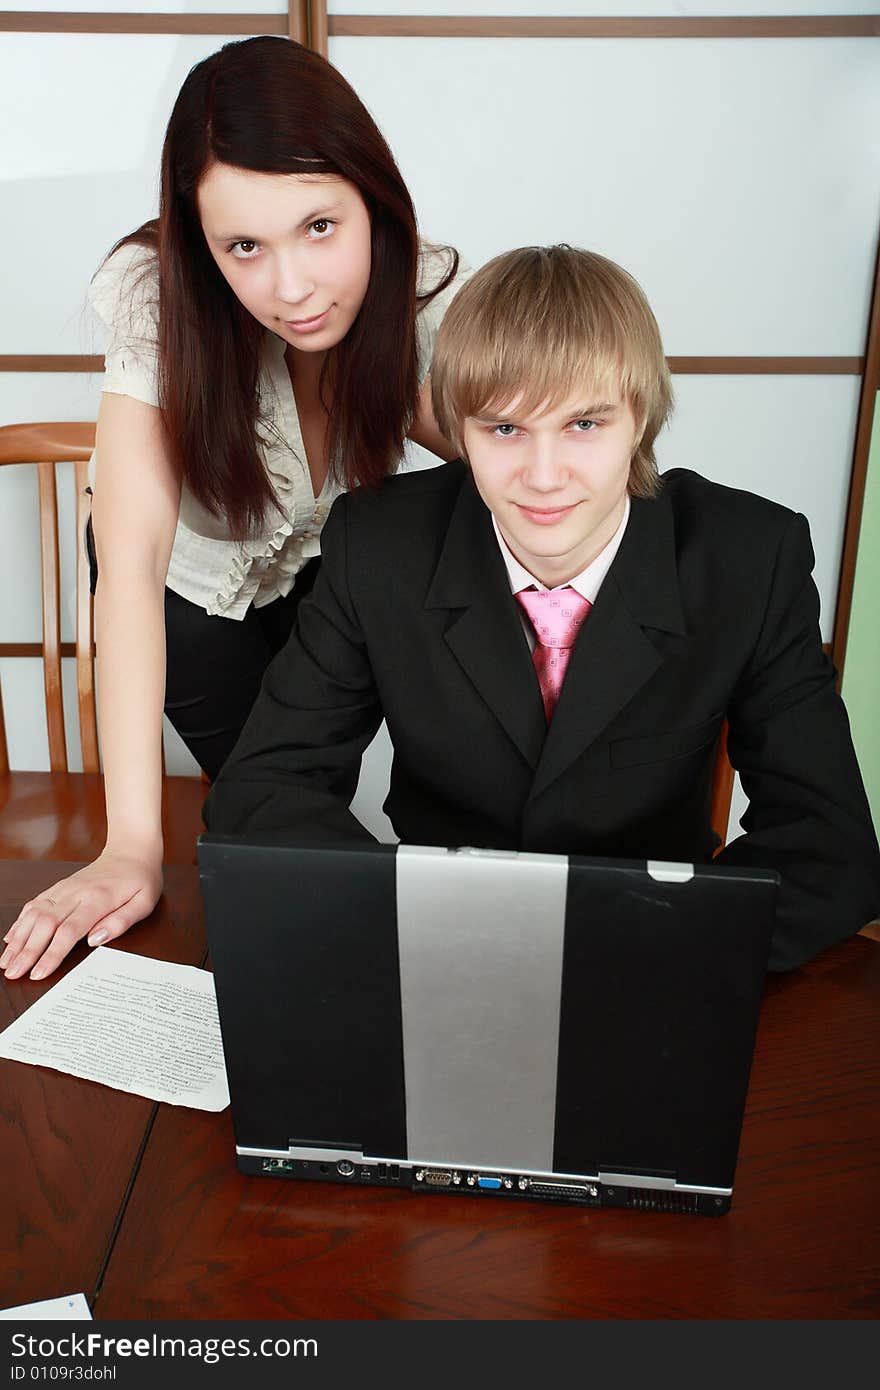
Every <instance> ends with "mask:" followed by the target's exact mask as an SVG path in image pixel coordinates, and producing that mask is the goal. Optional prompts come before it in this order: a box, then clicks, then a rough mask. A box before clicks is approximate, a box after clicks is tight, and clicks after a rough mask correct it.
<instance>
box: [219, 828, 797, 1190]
mask: <svg viewBox="0 0 880 1390" xmlns="http://www.w3.org/2000/svg"><path fill="white" fill-rule="evenodd" d="M199 865H200V873H201V883H202V890H203V896H204V904H205V918H206V924H207V931H208V941H209V946H210V952H211V962H212V965H213V970H214V976H215V980H216V989H217V1003H218V1007H219V1015H220V1028H221V1032H222V1037H223V1047H224V1052H225V1057H226V1070H227V1074H228V1079H229V1090H230V1096H231V1103H232V1115H233V1121H234V1127H235V1143H236V1156H237V1162H238V1166H239V1168H240V1169H241V1170H242V1171H244V1172H246V1173H251V1174H266V1175H271V1176H273V1177H277V1176H279V1175H283V1176H285V1177H289V1178H294V1179H319V1180H323V1181H327V1182H333V1183H343V1184H349V1185H357V1184H363V1185H365V1186H369V1187H382V1188H406V1189H409V1190H411V1191H413V1192H422V1193H426V1194H428V1193H430V1194H434V1195H436V1194H442V1193H447V1194H448V1193H455V1194H460V1195H469V1196H472V1197H473V1198H474V1199H475V1200H498V1199H505V1200H511V1201H533V1200H541V1201H550V1202H573V1203H576V1204H579V1205H581V1206H589V1207H601V1206H622V1207H629V1208H637V1209H645V1210H652V1211H671V1212H691V1213H696V1214H708V1215H720V1214H722V1213H723V1212H726V1211H727V1210H728V1209H729V1207H730V1202H731V1197H732V1193H733V1181H734V1171H735V1168H736V1158H737V1149H738V1145H739V1137H740V1130H741V1126H742V1118H743V1110H744V1107H745V1100H746V1091H747V1087H748V1079H749V1070H750V1066H751V1060H752V1053H753V1048H754V1040H755V1031H756V1027H757V1022H758V1014H759V1010H760V1004H761V997H762V991H763V984H764V972H765V968H766V961H767V954H768V950H769V941H770V933H771V929H772V925H773V915H774V904H775V896H776V889H777V884H778V875H777V874H775V873H773V872H764V871H762V870H742V869H728V868H722V867H720V866H716V865H712V864H709V865H691V864H678V863H668V862H659V861H650V860H649V861H647V862H646V861H644V860H642V861H631V860H614V859H598V858H579V857H575V856H565V855H553V854H532V853H517V852H513V851H510V852H508V851H493V850H486V849H469V848H463V849H453V850H450V849H442V848H437V847H431V846H414V845H380V844H367V843H365V844H364V845H363V846H349V847H333V848H331V847H327V848H321V847H317V846H293V845H290V846H287V845H285V846H280V845H272V844H265V843H264V844H260V843H257V842H254V843H244V842H243V841H241V840H240V839H234V838H230V837H223V836H211V835H207V836H203V837H202V839H201V840H200V842H199Z"/></svg>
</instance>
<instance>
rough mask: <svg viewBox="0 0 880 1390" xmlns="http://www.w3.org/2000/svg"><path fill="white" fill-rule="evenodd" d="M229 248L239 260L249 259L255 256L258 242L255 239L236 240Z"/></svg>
mask: <svg viewBox="0 0 880 1390" xmlns="http://www.w3.org/2000/svg"><path fill="white" fill-rule="evenodd" d="M229 249H230V251H231V252H232V254H233V256H234V257H235V259H236V260H237V261H249V260H251V259H252V258H253V254H254V252H255V251H256V249H257V243H256V242H255V241H234V242H233V243H232V245H231V246H230V248H229Z"/></svg>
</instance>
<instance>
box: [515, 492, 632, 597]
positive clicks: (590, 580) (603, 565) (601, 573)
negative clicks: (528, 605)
mask: <svg viewBox="0 0 880 1390" xmlns="http://www.w3.org/2000/svg"><path fill="white" fill-rule="evenodd" d="M629 513H630V502H629V493H627V496H626V505H625V506H624V509H623V516H622V517H621V519H620V525H619V526H618V528H617V530H616V531H615V532H614V535H613V536H612V537H611V539H610V541H608V543H607V545H605V546H603V548H602V549H601V550H600V551H599V554H598V555H597V556H596V558H595V560H593V561H592V562H591V563H590V564H589V565H587V567H586V569H583V570H581V572H580V574H576V575H575V577H574V579H569V580H567V581H566V583H565V584H557V585H555V586H554V587H555V588H557V589H563V588H571V589H576V590H577V592H578V593H579V594H580V595H581V597H582V598H585V599H588V600H589V601H590V603H595V602H596V596H597V594H598V592H599V589H600V588H601V586H602V581H603V579H604V578H605V576H606V574H607V573H608V571H609V569H610V568H611V562H612V561H613V559H614V557H615V555H616V554H617V552H618V550H619V548H620V542H621V541H622V540H623V533H624V531H625V530H626V523H627V522H628V521H629ZM492 525H493V527H494V529H495V535H496V538H497V540H498V545H499V547H500V549H501V554H502V557H503V559H504V563H505V565H506V567H507V577H508V579H509V580H510V592H511V593H512V594H519V593H522V591H523V589H537V590H538V592H539V593H544V592H546V591H547V586H546V584H542V583H541V581H540V579H536V578H535V576H534V575H533V574H529V572H528V570H527V569H526V568H525V567H524V566H523V565H521V564H520V562H519V560H517V558H516V556H515V555H514V554H512V552H511V550H510V547H509V546H508V544H507V542H506V541H505V539H504V537H503V536H502V534H501V532H500V531H499V529H498V522H497V521H496V520H495V518H494V516H493V517H492Z"/></svg>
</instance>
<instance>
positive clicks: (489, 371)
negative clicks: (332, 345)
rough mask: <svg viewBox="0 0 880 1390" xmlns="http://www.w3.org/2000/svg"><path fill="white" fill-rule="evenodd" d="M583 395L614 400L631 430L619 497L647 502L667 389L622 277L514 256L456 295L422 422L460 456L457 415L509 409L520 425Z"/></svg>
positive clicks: (540, 251)
mask: <svg viewBox="0 0 880 1390" xmlns="http://www.w3.org/2000/svg"><path fill="white" fill-rule="evenodd" d="M585 390H588V391H590V392H591V393H592V394H593V395H594V397H595V398H596V399H613V397H614V393H615V392H617V391H620V392H622V394H623V397H624V398H625V400H626V401H627V403H628V404H629V406H630V409H631V410H632V413H633V416H634V418H635V421H636V426H637V429H638V430H639V435H638V438H637V442H636V447H635V449H634V451H633V456H632V464H631V467H630V476H629V491H630V493H631V494H632V495H633V496H635V497H650V496H652V495H653V494H654V493H655V492H656V490H657V487H658V482H659V479H658V474H657V463H656V460H655V458H654V441H655V439H656V438H657V435H658V433H659V432H660V429H661V428H662V426H663V424H664V423H665V421H666V419H667V417H668V415H669V413H670V411H671V409H672V383H671V381H670V377H669V368H668V367H667V365H666V358H665V356H664V354H663V344H662V342H661V339H660V330H659V328H658V327H657V321H656V319H655V318H654V315H653V314H652V312H651V308H650V305H649V304H648V301H647V299H646V298H645V295H644V293H643V291H642V290H641V288H640V286H639V285H638V284H637V283H636V281H635V280H634V279H633V278H632V276H631V275H628V274H627V272H626V271H625V270H622V269H621V268H620V266H619V265H615V264H614V262H613V261H609V260H606V258H605V257H604V256H599V255H597V254H596V253H595V252H593V251H581V250H578V249H577V248H575V247H572V246H565V245H561V246H524V247H521V248H520V249H519V250H516V251H507V252H505V253H504V255H501V256H496V257H495V258H494V260H491V261H489V262H488V263H487V264H486V265H484V266H483V267H482V269H481V270H478V271H477V272H476V274H475V275H473V276H472V277H471V279H470V280H468V281H467V282H466V283H465V284H464V285H463V286H462V288H461V289H460V290H459V292H458V294H457V295H456V296H455V298H454V300H453V301H452V303H451V305H450V306H449V308H448V309H447V311H446V314H445V316H444V318H443V322H442V324H441V326H440V331H439V333H438V336H437V342H436V344H435V347H434V355H433V360H432V363H431V395H432V399H433V405H434V414H435V416H436V418H437V423H438V425H439V426H440V429H441V430H442V431H443V433H444V434H445V435H446V437H447V438H448V439H450V440H451V441H452V443H453V444H454V445H455V447H456V448H457V449H458V450H459V451H460V453H462V454H464V439H463V433H464V421H465V420H466V419H467V418H468V416H473V415H478V414H486V413H488V412H493V411H496V410H498V411H502V410H504V409H505V408H508V407H510V405H511V404H513V402H514V401H515V402H516V410H517V413H522V415H524V416H525V415H531V414H533V413H534V412H535V411H537V410H538V409H541V410H542V411H543V410H545V409H546V410H552V409H554V408H556V407H558V406H560V405H562V404H563V402H564V401H566V400H568V399H570V398H571V397H572V396H575V395H578V396H580V395H583V393H584V391H585ZM609 393H610V394H609Z"/></svg>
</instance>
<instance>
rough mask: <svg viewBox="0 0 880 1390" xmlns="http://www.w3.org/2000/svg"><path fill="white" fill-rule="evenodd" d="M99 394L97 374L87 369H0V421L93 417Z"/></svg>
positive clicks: (95, 412) (82, 418)
mask: <svg viewBox="0 0 880 1390" xmlns="http://www.w3.org/2000/svg"><path fill="white" fill-rule="evenodd" d="M100 394H101V377H100V376H99V375H92V374H90V373H88V372H0V425H20V424H24V423H25V422H27V421H34V420H94V419H95V416H96V414H97V410H98V399H99V397H100ZM0 476H2V475H0Z"/></svg>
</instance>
